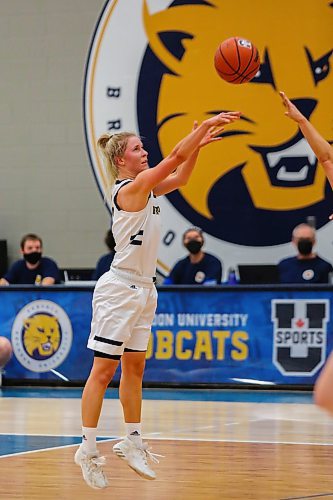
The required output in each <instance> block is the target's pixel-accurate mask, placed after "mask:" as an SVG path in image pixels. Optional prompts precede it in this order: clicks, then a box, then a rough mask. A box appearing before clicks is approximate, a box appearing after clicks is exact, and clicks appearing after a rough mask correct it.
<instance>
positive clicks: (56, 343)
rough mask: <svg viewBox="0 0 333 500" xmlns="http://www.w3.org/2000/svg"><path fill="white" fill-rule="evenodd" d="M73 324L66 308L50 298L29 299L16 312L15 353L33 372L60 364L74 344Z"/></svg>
mask: <svg viewBox="0 0 333 500" xmlns="http://www.w3.org/2000/svg"><path fill="white" fill-rule="evenodd" d="M72 337H73V333H72V324H71V322H70V319H69V317H68V316H67V314H66V312H65V311H64V310H63V309H62V308H61V307H60V306H59V305H58V304H56V303H55V302H51V301H50V300H35V301H33V302H30V303H29V304H27V305H26V306H24V307H23V309H21V310H20V312H19V313H18V314H17V316H16V318H15V320H14V323H13V328H12V345H13V350H14V354H15V356H16V358H17V360H18V361H19V362H20V363H21V365H22V366H24V367H25V368H27V369H28V370H31V371H33V372H47V371H49V370H52V369H53V368H56V367H57V366H59V365H61V363H62V362H63V361H64V360H65V359H66V358H67V355H68V353H69V351H70V348H71V345H72Z"/></svg>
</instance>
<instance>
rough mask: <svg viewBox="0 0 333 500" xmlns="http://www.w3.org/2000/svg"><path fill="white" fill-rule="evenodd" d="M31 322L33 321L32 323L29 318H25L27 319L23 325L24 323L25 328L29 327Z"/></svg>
mask: <svg viewBox="0 0 333 500" xmlns="http://www.w3.org/2000/svg"><path fill="white" fill-rule="evenodd" d="M30 324H31V323H30V320H29V319H25V320H23V325H24V328H29V326H30Z"/></svg>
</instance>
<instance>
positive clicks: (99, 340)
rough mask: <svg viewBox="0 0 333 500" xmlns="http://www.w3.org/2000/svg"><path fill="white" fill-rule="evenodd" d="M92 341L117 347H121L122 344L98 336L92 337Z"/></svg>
mask: <svg viewBox="0 0 333 500" xmlns="http://www.w3.org/2000/svg"><path fill="white" fill-rule="evenodd" d="M94 340H97V341H98V342H103V343H104V344H110V345H117V346H121V345H123V343H124V342H119V340H111V339H105V338H104V337H99V336H98V335H95V336H94Z"/></svg>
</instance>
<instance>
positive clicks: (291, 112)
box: [279, 92, 305, 122]
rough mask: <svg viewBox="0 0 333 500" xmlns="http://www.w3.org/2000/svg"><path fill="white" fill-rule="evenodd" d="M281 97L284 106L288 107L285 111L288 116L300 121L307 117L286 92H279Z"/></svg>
mask: <svg viewBox="0 0 333 500" xmlns="http://www.w3.org/2000/svg"><path fill="white" fill-rule="evenodd" d="M279 94H280V96H281V98H282V103H283V105H284V107H285V108H286V109H287V111H286V112H285V115H286V116H288V118H291V119H292V120H294V121H295V122H300V121H302V120H304V119H305V116H304V115H302V113H301V112H300V110H299V109H297V108H296V106H295V104H293V103H292V102H291V101H290V100H289V99H288V97H287V96H286V94H285V93H284V92H279Z"/></svg>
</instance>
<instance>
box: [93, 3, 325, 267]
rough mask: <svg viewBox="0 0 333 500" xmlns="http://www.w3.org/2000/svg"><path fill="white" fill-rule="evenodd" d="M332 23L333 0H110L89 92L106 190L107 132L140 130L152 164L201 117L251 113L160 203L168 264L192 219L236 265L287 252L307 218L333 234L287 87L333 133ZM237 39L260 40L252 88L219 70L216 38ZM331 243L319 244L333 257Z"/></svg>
mask: <svg viewBox="0 0 333 500" xmlns="http://www.w3.org/2000/svg"><path fill="white" fill-rule="evenodd" d="M129 4H130V5H129ZM235 9H236V10H237V12H236V11H235ZM296 19H297V20H298V21H299V22H297V23H296V24H295V20H296ZM332 22H333V8H332V2H330V1H329V0H293V1H292V2H291V1H289V0H281V1H280V2H278V3H276V2H265V1H263V0H252V1H251V2H249V1H248V0H239V1H238V2H237V8H235V3H234V2H233V1H232V0H174V1H170V0H136V1H135V2H129V1H128V0H110V1H108V2H106V4H105V7H104V10H103V12H102V14H101V17H100V19H99V21H98V23H97V27H96V30H95V33H94V36H93V40H92V43H91V48H90V52H89V57H88V61H87V66H86V76H85V89H84V119H85V132H86V140H87V145H88V151H89V155H90V159H91V163H92V166H93V169H94V173H95V177H96V180H97V183H98V186H99V188H100V191H101V193H102V194H103V196H104V194H105V187H106V184H105V183H106V179H105V174H104V171H103V167H102V164H101V161H100V159H99V157H98V154H97V150H96V141H97V138H98V137H99V135H100V134H102V133H103V132H105V130H108V131H110V132H114V133H115V132H117V131H122V130H133V131H135V132H136V133H138V134H140V135H141V136H142V137H143V140H144V144H145V147H146V149H147V150H148V151H149V163H150V165H151V166H153V165H155V164H156V163H158V162H159V161H160V160H161V158H162V157H164V156H166V155H167V154H168V152H170V150H171V148H172V147H173V146H174V145H175V144H176V143H177V142H178V141H179V140H180V139H181V138H182V137H183V136H185V135H186V134H187V133H188V132H189V131H190V130H191V128H192V125H193V122H194V120H196V119H197V120H199V121H201V120H203V119H205V118H207V117H209V116H211V115H213V114H215V113H217V112H219V111H221V110H235V109H240V110H241V111H242V118H241V120H239V121H238V122H236V123H235V124H232V125H231V126H229V127H227V128H226V130H225V131H224V132H223V134H222V136H223V139H222V140H221V141H219V142H217V143H215V144H213V145H210V146H208V147H206V148H204V149H203V150H202V151H201V153H200V155H199V160H198V162H197V165H196V168H195V170H194V172H193V174H192V176H191V179H190V181H189V183H188V184H187V185H186V186H183V187H181V188H180V189H179V190H178V191H176V192H173V193H171V194H169V195H168V196H167V197H164V198H163V200H162V203H161V206H162V209H163V213H164V214H166V215H164V220H165V221H166V222H165V227H164V237H163V245H162V249H161V253H160V267H161V268H162V269H165V270H166V269H167V268H168V267H169V266H170V264H171V263H173V262H174V260H175V259H176V258H179V256H180V255H182V252H183V249H182V246H181V235H182V233H183V231H184V230H185V229H187V228H188V227H190V226H193V225H194V226H199V227H201V228H202V229H203V230H204V232H205V233H206V235H207V238H206V239H207V247H208V248H209V249H210V250H214V252H215V253H216V254H217V255H220V256H222V258H223V260H226V259H229V261H230V263H233V262H232V261H233V260H234V262H235V263H241V262H245V261H247V262H248V261H249V260H250V261H252V262H262V261H263V259H265V258H266V259H267V256H269V260H270V261H274V260H275V258H277V257H279V256H281V252H282V251H283V249H284V250H285V254H287V243H288V242H289V241H290V238H291V233H292V229H293V228H294V227H295V226H296V225H297V224H299V223H301V222H304V221H306V219H307V217H310V216H311V217H315V219H316V224H317V228H321V232H322V233H323V234H322V237H321V241H322V242H323V241H325V236H326V235H327V238H326V240H327V239H329V238H330V237H329V232H330V230H329V227H328V225H327V222H328V216H329V214H330V213H331V211H332V207H333V196H332V193H331V190H330V188H329V186H328V183H327V181H326V178H325V175H324V171H323V169H322V168H321V167H319V165H318V164H317V160H316V158H315V156H314V154H313V152H312V150H311V149H310V148H309V146H308V144H307V142H306V141H305V140H304V139H303V138H302V136H301V134H300V132H299V129H298V126H297V124H296V123H295V122H293V121H292V120H290V119H288V118H286V117H285V116H284V112H283V111H284V110H283V107H282V104H281V101H280V98H279V96H278V91H279V90H284V91H286V92H287V94H288V96H289V97H290V98H291V99H292V100H293V102H294V103H295V104H296V105H297V106H298V107H299V109H300V110H301V111H302V112H303V113H304V114H305V115H306V116H307V117H308V118H309V120H310V121H311V122H312V123H313V124H314V126H316V127H317V128H318V129H319V130H320V131H321V133H322V134H323V135H324V137H325V138H326V139H327V140H329V141H331V140H332V127H331V123H332V110H333V94H332V91H331V89H332V72H331V71H330V58H331V55H332V36H331V34H332ZM235 35H237V36H241V37H243V38H245V39H249V40H251V41H253V43H254V44H255V45H256V46H257V47H258V50H259V53H260V56H261V67H260V70H259V71H258V73H257V75H256V76H255V78H254V79H253V80H252V81H251V82H250V83H247V84H245V85H232V84H229V83H226V82H224V81H223V80H222V79H221V78H219V77H218V75H217V73H216V71H215V69H214V65H213V57H214V53H215V50H216V47H217V46H218V44H219V43H220V42H221V41H222V40H223V39H226V38H229V37H231V36H235ZM281 245H285V247H281ZM322 245H323V243H322ZM330 245H331V240H330V241H328V242H327V248H321V253H322V254H323V256H326V255H325V252H326V254H327V258H329V254H330V251H331V248H330ZM277 246H278V248H277ZM288 251H290V249H289V250H288ZM214 252H213V253H214Z"/></svg>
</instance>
